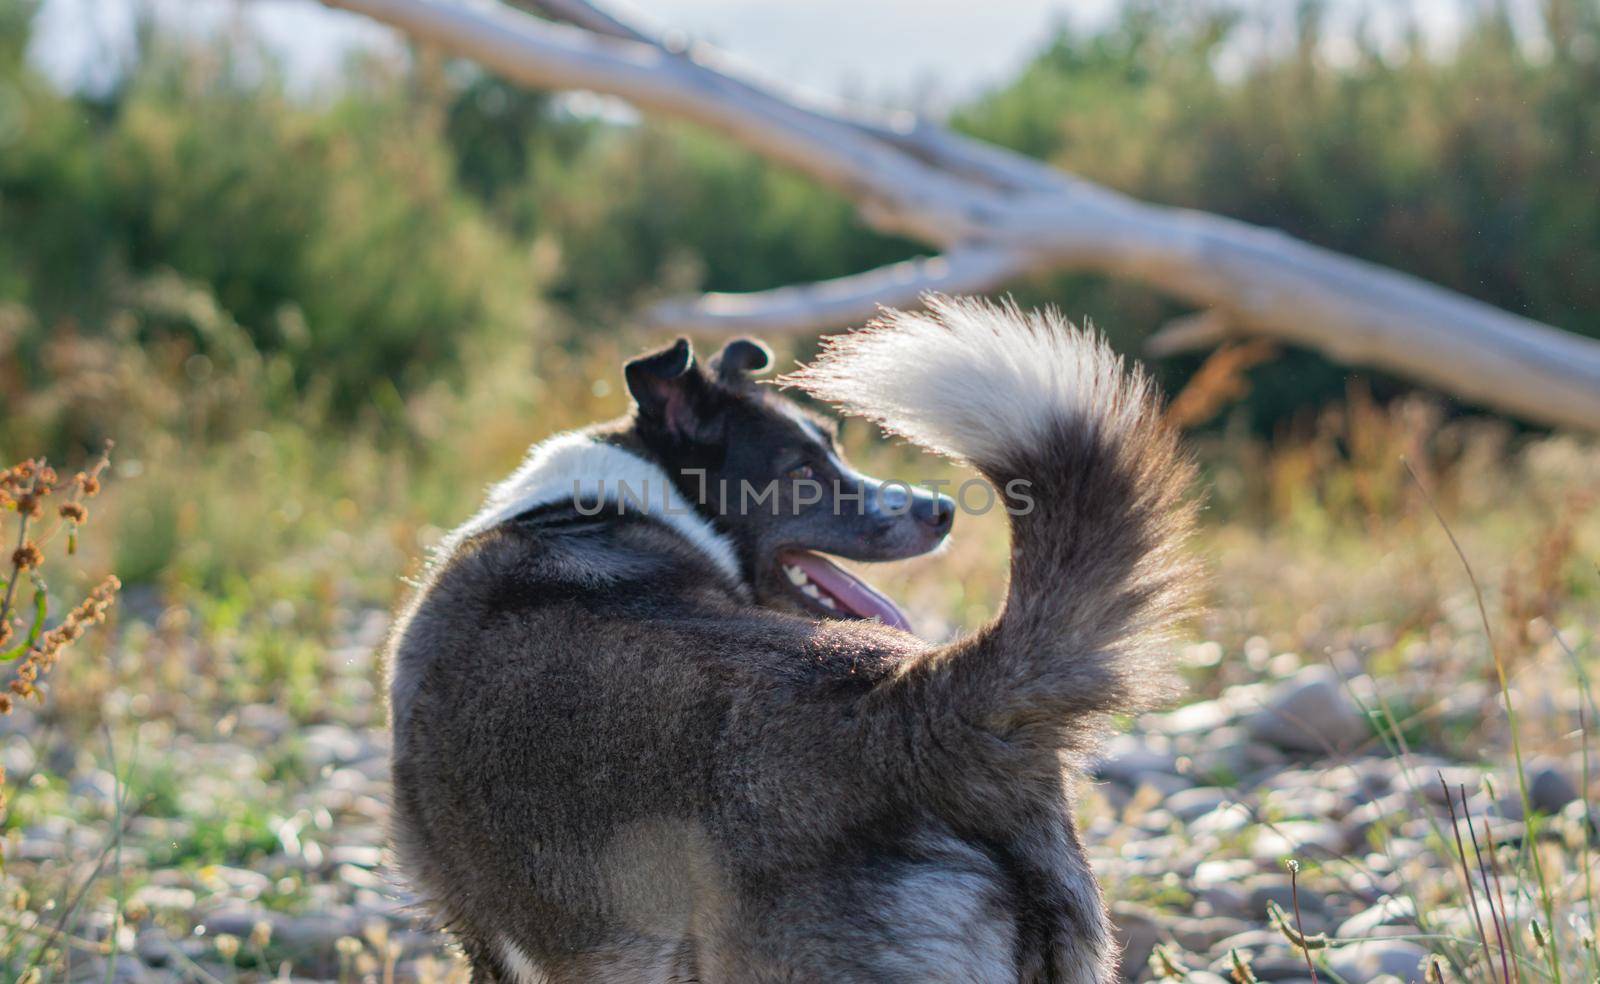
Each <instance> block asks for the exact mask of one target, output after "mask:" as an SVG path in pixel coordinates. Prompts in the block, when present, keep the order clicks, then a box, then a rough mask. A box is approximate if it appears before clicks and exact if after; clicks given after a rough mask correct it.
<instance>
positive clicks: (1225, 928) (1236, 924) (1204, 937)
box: [1170, 916, 1250, 953]
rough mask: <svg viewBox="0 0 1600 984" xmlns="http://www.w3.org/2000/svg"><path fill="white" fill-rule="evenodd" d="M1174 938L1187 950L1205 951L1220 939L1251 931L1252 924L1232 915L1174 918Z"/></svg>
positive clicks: (1172, 930)
mask: <svg viewBox="0 0 1600 984" xmlns="http://www.w3.org/2000/svg"><path fill="white" fill-rule="evenodd" d="M1170 928H1171V932H1172V938H1173V939H1174V940H1177V941H1178V945H1179V946H1181V947H1183V948H1184V949H1185V950H1191V951H1194V952H1196V953H1205V952H1206V951H1207V950H1210V949H1211V948H1212V947H1213V946H1215V945H1216V944H1217V943H1218V942H1219V941H1221V940H1225V939H1227V938H1228V937H1230V936H1237V935H1239V934H1240V933H1245V932H1249V930H1250V924H1249V923H1247V922H1245V921H1244V920H1243V919H1235V918H1233V917H1230V916H1212V917H1210V918H1208V919H1195V918H1185V917H1179V918H1176V919H1173V920H1172V924H1171V927H1170Z"/></svg>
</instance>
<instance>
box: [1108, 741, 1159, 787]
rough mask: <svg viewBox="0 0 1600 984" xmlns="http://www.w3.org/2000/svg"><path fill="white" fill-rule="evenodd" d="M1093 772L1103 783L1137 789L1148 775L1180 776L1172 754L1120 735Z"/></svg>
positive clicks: (1111, 743)
mask: <svg viewBox="0 0 1600 984" xmlns="http://www.w3.org/2000/svg"><path fill="white" fill-rule="evenodd" d="M1093 772H1094V774H1095V775H1096V776H1097V777H1099V778H1101V779H1110V780H1113V781H1116V782H1121V783H1126V784H1127V785H1130V786H1136V785H1138V783H1139V779H1140V777H1141V776H1143V775H1144V774H1145V773H1150V772H1157V773H1166V774H1168V775H1177V773H1178V760H1177V757H1176V756H1174V755H1173V754H1172V753H1171V752H1170V751H1167V750H1166V749H1163V748H1156V747H1153V743H1151V742H1147V741H1145V740H1143V739H1141V738H1139V737H1138V736H1136V735H1118V736H1117V737H1115V738H1113V739H1111V741H1109V742H1107V743H1106V747H1105V751H1104V753H1103V754H1102V755H1101V756H1100V761H1099V762H1098V763H1096V764H1095V767H1094V770H1093Z"/></svg>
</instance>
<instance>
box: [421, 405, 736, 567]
mask: <svg viewBox="0 0 1600 984" xmlns="http://www.w3.org/2000/svg"><path fill="white" fill-rule="evenodd" d="M579 498H581V499H584V500H585V501H589V500H595V499H598V500H602V501H605V502H608V503H619V506H620V507H621V508H625V509H627V510H628V511H630V512H633V511H637V512H641V513H644V514H646V515H648V516H650V517H651V518H652V519H656V520H659V521H661V522H663V523H665V524H666V525H668V526H670V527H672V528H673V529H674V530H676V531H677V532H678V533H679V534H680V535H682V536H683V537H684V539H686V540H688V541H689V542H690V543H691V544H693V545H694V546H695V547H696V548H697V549H699V550H700V552H701V553H703V554H705V555H706V556H707V557H708V558H709V559H710V560H711V562H712V563H713V564H715V565H716V566H717V568H718V569H719V570H721V571H722V572H723V573H725V574H727V575H728V577H729V578H730V579H731V580H732V581H733V582H734V583H736V584H741V585H742V584H743V583H744V581H743V578H742V577H741V576H740V574H739V560H738V558H737V557H736V556H735V555H734V552H733V543H732V542H731V541H729V540H728V538H727V537H726V536H723V535H722V534H721V533H718V532H717V531H716V529H715V528H714V527H712V525H711V523H710V522H709V521H708V520H706V518H705V517H703V516H701V515H700V514H699V513H698V512H696V511H695V508H694V506H693V505H691V504H690V503H689V501H688V500H687V499H685V498H684V497H683V495H682V494H681V493H680V492H679V491H678V489H677V486H675V485H674V484H673V483H672V480H671V479H670V478H669V477H668V476H667V473H666V472H665V471H663V470H662V469H661V467H660V466H658V465H656V464H654V463H652V462H649V461H646V460H645V459H643V458H641V457H639V456H638V455H636V454H633V453H632V452H629V451H625V450H623V449H622V448H619V447H617V446H615V445H612V444H605V443H602V442H600V441H596V440H595V439H594V438H593V437H591V436H589V435H588V434H584V433H581V432H579V433H568V434H557V435H556V436H555V437H552V438H550V439H549V440H547V441H544V442H542V443H540V444H536V445H534V446H533V448H532V449H530V450H529V451H528V456H527V457H526V458H524V459H523V462H522V465H521V466H520V467H519V468H518V469H517V470H516V471H515V472H514V473H512V475H511V477H510V478H508V479H506V480H505V481H503V482H501V483H499V484H498V485H495V486H494V487H492V488H491V489H490V490H489V494H488V496H487V498H486V499H485V500H484V503H483V508H481V509H479V510H478V512H477V514H476V515H474V516H473V517H472V518H471V519H469V520H467V521H466V522H465V523H463V524H461V525H460V526H458V527H456V528H455V529H454V530H452V531H451V532H450V534H449V535H448V536H446V537H445V538H444V541H443V543H442V544H441V546H440V550H441V552H442V553H444V554H447V553H449V552H450V551H452V550H454V549H455V548H456V547H457V546H458V545H460V543H461V541H463V540H465V539H466V538H468V537H470V536H473V535H475V534H478V533H482V532H483V531H485V530H488V529H491V528H493V527H495V526H498V525H499V524H501V523H503V522H505V521H506V520H508V519H511V518H513V517H515V516H518V515H521V514H522V513H525V512H527V511H528V510H530V509H536V508H538V507H539V506H546V505H550V504H551V503H555V502H566V501H571V500H574V499H579Z"/></svg>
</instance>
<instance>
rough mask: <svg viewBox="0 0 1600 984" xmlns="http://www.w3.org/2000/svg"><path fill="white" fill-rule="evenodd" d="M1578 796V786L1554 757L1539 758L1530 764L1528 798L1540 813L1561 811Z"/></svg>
mask: <svg viewBox="0 0 1600 984" xmlns="http://www.w3.org/2000/svg"><path fill="white" fill-rule="evenodd" d="M1577 798H1578V786H1577V784H1576V783H1574V782H1573V781H1572V777H1571V776H1570V775H1568V774H1567V770H1566V769H1564V768H1562V766H1561V764H1560V763H1559V762H1556V761H1554V760H1552V759H1538V760H1535V761H1534V762H1533V763H1532V764H1530V765H1529V766H1528V799H1529V800H1530V801H1531V802H1532V803H1533V808H1534V809H1535V810H1538V811H1539V812H1540V813H1550V814H1555V813H1560V812H1561V810H1562V809H1563V808H1564V807H1565V806H1566V805H1567V804H1568V803H1571V802H1572V801H1573V800H1575V799H1577Z"/></svg>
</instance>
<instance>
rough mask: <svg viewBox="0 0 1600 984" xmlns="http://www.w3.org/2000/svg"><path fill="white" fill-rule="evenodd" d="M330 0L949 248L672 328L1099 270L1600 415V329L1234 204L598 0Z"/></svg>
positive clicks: (709, 304) (1436, 381) (1334, 345)
mask: <svg viewBox="0 0 1600 984" xmlns="http://www.w3.org/2000/svg"><path fill="white" fill-rule="evenodd" d="M323 2H324V3H326V4H328V5H329V6H333V7H340V8H344V9H347V10H352V11H356V12H358V13H363V14H367V15H368V16H371V17H373V18H375V19H377V20H380V21H383V22H385V23H388V24H390V25H393V26H395V27H397V28H399V29H400V30H402V31H404V32H405V33H407V34H408V35H410V36H411V37H413V38H415V39H416V40H418V41H422V42H427V43H430V44H433V45H437V46H438V47H440V48H443V49H445V50H447V51H449V52H452V53H454V54H457V55H461V56H464V57H467V58H471V59H474V60H476V61H478V62H479V63H481V64H483V65H484V66H485V67H487V68H489V69H491V70H493V71H496V72H499V73H501V74H502V75H504V76H506V77H507V78H509V79H512V80H514V81H517V82H521V83H523V84H526V85H530V86H535V87H539V88H551V89H586V90H591V91H595V92H600V93H605V94H607V95H612V96H616V97H619V98H622V99H624V100H627V101H629V102H631V103H633V104H634V105H635V106H637V107H639V108H640V109H641V110H643V111H645V112H649V113H658V114H661V115H663V116H670V117H676V118H680V119H685V120H689V121H692V122H695V123H698V124H701V125H704V126H706V127H709V128H711V129H713V130H716V131H718V132H720V133H723V134H725V135H727V136H728V137H730V138H731V139H733V140H735V141H737V142H739V143H741V144H743V145H745V146H746V147H748V148H750V149H751V150H753V151H754V152H756V153H758V154H760V155H762V156H764V157H767V158H769V159H771V160H774V161H777V162H779V163H781V164H784V165H786V166H788V167H791V168H793V169H795V170H797V171H800V172H802V173H804V174H807V175H809V176H811V177H812V178H814V179H815V180H817V181H818V182H820V183H822V184H823V185H826V186H827V187H829V188H832V189H834V190H835V191H838V192H840V193H841V194H843V195H845V196H847V197H848V198H850V199H851V200H852V201H854V202H855V203H856V204H857V206H858V208H859V209H860V213H861V215H862V217H863V219H864V220H865V221H866V222H867V223H868V224H869V225H871V226H873V227H874V228H876V229H879V230H881V231H884V232H890V233H895V234H899V235H903V236H907V237H910V238H913V239H917V240H920V241H922V242H926V243H928V244H929V245H931V246H933V247H935V248H936V249H938V250H939V251H941V252H943V253H945V254H946V256H945V258H944V259H943V260H942V261H940V260H923V261H914V262H913V263H912V264H910V265H909V266H896V267H890V268H886V269H884V270H878V271H872V272H869V273H864V274H858V275H855V276H851V277H845V278H841V279H839V280H835V281H830V282H828V283H824V284H813V285H809V286H805V287H794V288H783V289H780V290H776V291H766V292H761V293H757V294H750V295H743V296H740V295H725V294H724V295H710V296H707V297H703V298H697V299H693V300H687V301H674V302H670V303H668V304H666V305H663V306H662V307H660V308H658V309H656V310H655V311H654V313H653V315H652V317H653V320H654V321H655V322H656V323H658V324H670V325H672V326H674V327H677V328H682V329H690V328H699V329H704V330H712V331H718V332H722V331H728V332H733V331H749V330H765V331H769V332H777V331H806V330H813V329H817V328H821V327H828V326H832V325H838V324H844V323H848V322H852V321H856V320H859V319H860V318H861V317H862V316H863V315H864V314H867V313H870V312H871V310H872V309H873V308H875V307H876V306H877V305H878V304H883V303H895V304H903V303H906V302H907V299H908V298H914V297H915V295H916V294H917V293H919V292H920V291H921V290H924V289H930V288H938V289H941V290H947V291H959V290H981V289H987V288H990V287H994V286H997V285H998V284H1000V283H1002V282H1003V281H1004V280H1006V279H1008V278H1010V277H1012V276H1015V275H1018V274H1020V273H1023V272H1025V271H1027V270H1044V269H1057V270H1087V271H1095V272H1099V273H1104V274H1107V275H1111V276H1115V277H1123V278H1128V279H1133V280H1137V281H1140V282H1143V283H1146V284H1149V285H1150V286H1152V287H1154V288H1156V289H1158V290H1161V291H1163V292H1165V293H1168V294H1171V295H1173V296H1175V297H1177V298H1180V299H1182V300H1185V301H1187V302H1189V303H1191V304H1194V305H1195V306H1196V307H1199V308H1202V309H1205V310H1207V311H1210V312H1215V317H1216V318H1217V319H1220V320H1219V321H1218V323H1219V324H1220V323H1226V324H1227V325H1229V326H1232V328H1233V329H1234V330H1235V331H1236V332H1237V333H1239V334H1246V335H1260V336H1268V337H1272V338H1275V339H1279V340H1281V341H1285V342H1290V343H1293V344H1298V345H1303V346H1306V347H1309V348H1314V349H1317V350H1319V351H1321V352H1323V353H1325V354H1326V355H1328V356H1329V357H1330V358H1333V359H1335V360H1337V361H1340V362H1344V363H1349V364H1356V365H1367V366H1375V367H1380V368H1383V369H1386V370H1389V371H1391V372H1397V373H1402V374H1405V375H1408V376H1410V377H1412V378H1413V379H1416V380H1418V381H1420V382H1422V383H1424V384H1427V385H1430V386H1434V387H1437V388H1439V389H1441V390H1444V391H1446V392H1449V393H1452V394H1454V395H1456V396H1458V397H1460V398H1462V399H1465V400H1468V401H1471V402H1476V403H1481V404H1483V405H1486V406H1490V407H1494V408H1497V409H1499V410H1502V411H1507V412H1510V413H1513V414H1517V415H1519V416H1522V417H1526V418H1528V419H1530V420H1534V421H1538V422H1542V423H1547V424H1556V425H1566V426H1573V427H1579V428H1584V429H1589V430H1594V429H1600V341H1596V340H1594V339H1589V338H1584V337H1581V336H1577V335H1573V334H1569V333H1565V332H1562V331H1559V330H1557V329H1555V328H1551V327H1549V326H1547V325H1543V324H1540V323H1538V322H1535V321H1531V320H1529V319H1527V318H1522V317H1518V316H1516V315H1513V314H1509V313H1507V312H1504V311H1500V310H1498V309H1496V308H1493V307H1491V306H1489V305H1487V304H1483V303H1481V302H1479V301H1475V300H1472V299H1470V298H1467V297H1464V296H1462V295H1460V294H1456V293H1453V292H1451V291H1448V290H1444V289H1443V288H1440V287H1437V286H1434V285H1432V284H1428V283H1426V282H1424V281H1422V280H1419V279H1417V278H1415V277H1411V276H1408V275H1406V274H1402V273H1399V272H1396V271H1394V270H1389V269H1385V268H1383V267H1379V266H1376V265H1373V264H1370V263H1366V262H1364V261H1361V260H1356V259H1352V258H1350V257H1346V256H1341V255H1338V254H1336V253H1332V252H1330V251H1328V250H1324V249H1321V248H1319V247H1316V246H1312V245H1309V244H1307V243H1304V242H1300V241H1299V240H1296V239H1293V238H1291V237H1289V236H1286V235H1284V234H1282V233H1279V232H1275V231H1272V230H1268V229H1262V228H1259V227H1256V226H1251V225H1248V224H1246V223H1243V222H1238V221H1235V220H1232V219H1228V218H1224V217H1221V216H1216V215H1209V214H1205V213H1201V212H1195V211H1190V210H1185V209H1176V208H1168V207H1164V206H1158V205H1150V204H1147V203H1144V202H1139V201H1136V200H1134V199H1132V198H1129V197H1128V196H1126V195H1123V194H1120V193H1118V192H1115V191H1112V190H1111V189H1108V188H1104V187H1101V186H1099V185H1095V184H1093V183H1090V182H1087V181H1084V180H1082V179H1080V178H1076V177H1074V176H1072V175H1069V174H1066V173H1064V172H1061V171H1056V170H1053V169H1051V168H1049V167H1047V166H1045V165H1044V164H1042V163H1040V162H1038V161H1034V160H1031V159H1029V158H1026V157H1023V156H1021V155H1017V154H1013V153H1010V152H1008V151H1005V150H1002V149H999V148H995V147H990V146H988V145H986V144H983V143H980V142H978V141H974V140H971V139H969V138H966V137H963V136H960V135H958V134H954V133H952V132H950V131H948V130H946V129H944V128H942V127H939V126H937V125H935V124H932V123H928V122H925V121H916V120H914V119H911V118H909V117H903V118H890V119H878V118H874V117H872V116H870V115H865V114H858V113H854V112H851V111H849V110H845V109H842V108H838V107H829V106H827V105H824V104H820V103H815V102H808V101H804V100H802V99H800V98H799V97H795V96H790V95H787V94H781V93H779V92H777V91H776V90H773V89H771V88H769V87H765V86H761V85H758V84H756V83H754V82H752V81H749V80H747V79H744V78H742V77H741V76H739V75H738V74H737V73H736V72H735V71H734V70H733V69H731V68H729V67H728V66H727V65H726V64H724V62H725V60H724V59H722V58H720V57H719V56H718V55H717V53H716V52H714V51H713V50H711V49H709V48H707V47H706V46H703V45H695V46H691V47H689V48H688V49H687V50H685V51H675V50H670V49H669V47H668V46H666V45H664V44H662V43H661V42H660V41H658V40H657V39H655V38H653V37H651V36H650V35H648V34H647V33H645V32H643V31H640V30H638V29H636V28H633V27H631V26H630V25H628V24H626V23H624V22H623V21H621V20H619V19H617V18H615V17H613V16H611V15H609V14H605V13H603V12H601V11H600V10H598V9H597V8H595V7H594V6H593V5H591V4H589V3H587V2H585V0H517V2H518V3H520V4H521V5H523V6H525V7H527V8H529V9H533V10H535V11H537V12H538V13H540V14H542V15H543V16H544V17H545V18H549V19H541V18H539V17H534V16H530V15H528V14H525V13H522V12H520V11H516V10H512V9H510V8H508V7H505V6H503V5H497V4H491V5H488V6H467V5H465V4H462V3H459V2H456V0H323ZM554 21H561V22H563V23H555V22H554ZM1193 328H1194V326H1193V325H1191V326H1190V329H1193ZM1203 334H1204V333H1201V335H1202V336H1203ZM1196 337H1197V336H1196V335H1195V333H1194V331H1190V333H1189V334H1187V335H1185V334H1183V333H1181V332H1180V334H1179V335H1178V336H1176V337H1174V336H1172V335H1170V334H1168V335H1167V337H1166V338H1165V339H1162V338H1161V337H1160V336H1158V337H1157V339H1156V342H1155V343H1156V344H1157V345H1158V346H1160V345H1172V344H1177V343H1179V342H1183V341H1187V342H1195V341H1196ZM1185 347H1187V346H1185Z"/></svg>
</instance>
